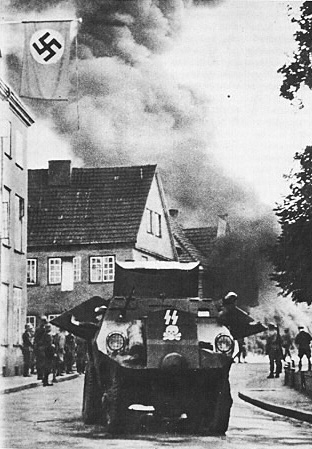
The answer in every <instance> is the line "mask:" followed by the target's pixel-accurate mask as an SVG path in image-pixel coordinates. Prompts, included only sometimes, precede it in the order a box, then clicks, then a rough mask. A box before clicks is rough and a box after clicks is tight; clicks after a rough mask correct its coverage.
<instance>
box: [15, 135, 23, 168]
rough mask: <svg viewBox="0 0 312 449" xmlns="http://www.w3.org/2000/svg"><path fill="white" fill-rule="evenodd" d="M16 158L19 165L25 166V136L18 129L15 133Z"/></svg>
mask: <svg viewBox="0 0 312 449" xmlns="http://www.w3.org/2000/svg"><path fill="white" fill-rule="evenodd" d="M15 160H16V163H17V165H19V166H20V167H23V166H24V162H23V161H24V137H23V134H22V133H21V132H20V131H19V130H18V129H17V130H16V133H15Z"/></svg>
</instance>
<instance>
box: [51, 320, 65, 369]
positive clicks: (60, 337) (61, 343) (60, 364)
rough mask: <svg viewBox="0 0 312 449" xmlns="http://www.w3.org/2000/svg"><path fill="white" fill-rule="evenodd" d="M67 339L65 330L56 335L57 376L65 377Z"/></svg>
mask: <svg viewBox="0 0 312 449" xmlns="http://www.w3.org/2000/svg"><path fill="white" fill-rule="evenodd" d="M65 339H66V334H65V331H64V329H60V330H59V332H57V333H56V334H55V335H54V344H55V352H56V373H55V374H56V376H63V375H64V373H65V360H64V357H65Z"/></svg>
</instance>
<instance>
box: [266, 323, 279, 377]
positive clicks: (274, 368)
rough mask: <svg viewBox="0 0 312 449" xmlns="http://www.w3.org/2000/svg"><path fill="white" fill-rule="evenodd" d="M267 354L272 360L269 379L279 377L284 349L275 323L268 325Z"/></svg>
mask: <svg viewBox="0 0 312 449" xmlns="http://www.w3.org/2000/svg"><path fill="white" fill-rule="evenodd" d="M266 354H267V355H268V356H269V360H270V373H269V375H268V379H270V378H273V377H274V373H275V377H279V376H280V374H281V372H282V359H283V348H282V342H281V337H280V334H279V332H278V327H277V326H276V325H275V324H274V323H270V324H269V325H268V338H267V344H266Z"/></svg>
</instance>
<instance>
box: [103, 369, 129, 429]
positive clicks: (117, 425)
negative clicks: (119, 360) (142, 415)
mask: <svg viewBox="0 0 312 449" xmlns="http://www.w3.org/2000/svg"><path fill="white" fill-rule="evenodd" d="M102 406H103V417H104V421H105V422H104V424H106V428H107V431H108V432H110V433H122V432H123V431H124V427H123V424H124V421H125V414H126V411H127V407H126V404H125V401H124V397H123V393H122V379H121V374H120V371H119V370H118V368H116V367H114V368H112V369H111V370H110V378H109V379H108V381H107V385H106V387H105V392H104V394H103V398H102Z"/></svg>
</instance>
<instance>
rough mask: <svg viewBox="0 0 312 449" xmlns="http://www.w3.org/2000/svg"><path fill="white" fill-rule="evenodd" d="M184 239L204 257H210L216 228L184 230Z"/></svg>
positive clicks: (215, 236)
mask: <svg viewBox="0 0 312 449" xmlns="http://www.w3.org/2000/svg"><path fill="white" fill-rule="evenodd" d="M184 232H185V235H186V237H187V238H188V239H189V240H190V241H191V242H192V243H193V245H195V247H196V248H197V249H198V250H200V252H201V253H202V254H204V255H205V256H206V257H209V256H210V255H211V252H212V250H213V246H214V243H215V241H216V239H217V232H218V228H217V227H216V226H215V227H206V228H187V229H184Z"/></svg>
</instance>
